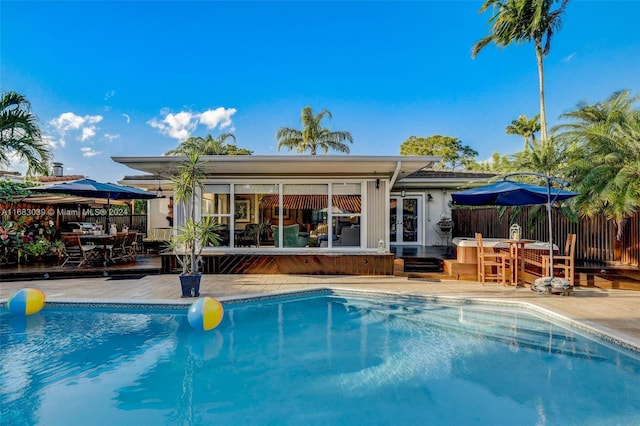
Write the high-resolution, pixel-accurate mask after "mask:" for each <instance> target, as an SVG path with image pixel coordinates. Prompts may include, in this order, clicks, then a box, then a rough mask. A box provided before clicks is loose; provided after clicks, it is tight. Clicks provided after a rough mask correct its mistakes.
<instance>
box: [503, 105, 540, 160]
mask: <svg viewBox="0 0 640 426" xmlns="http://www.w3.org/2000/svg"><path fill="white" fill-rule="evenodd" d="M506 131H507V134H508V135H519V136H522V137H524V150H525V152H526V151H528V150H529V143H530V141H531V142H533V143H535V141H536V132H539V131H540V115H536V116H535V117H533V118H532V119H531V120H529V119H528V118H527V116H526V115H524V114H523V115H521V116H519V117H518V119H517V120H513V121H512V122H511V124H509V125H508V126H507V129H506Z"/></svg>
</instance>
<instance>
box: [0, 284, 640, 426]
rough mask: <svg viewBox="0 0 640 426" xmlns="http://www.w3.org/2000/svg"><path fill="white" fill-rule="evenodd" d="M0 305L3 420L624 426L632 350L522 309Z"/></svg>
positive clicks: (272, 301)
mask: <svg viewBox="0 0 640 426" xmlns="http://www.w3.org/2000/svg"><path fill="white" fill-rule="evenodd" d="M5 312H6V311H4V312H3V313H2V315H1V316H0V349H1V350H0V398H1V399H0V403H1V404H0V406H1V408H0V410H2V411H1V421H0V423H2V424H11V425H23V424H24V425H32V424H41V425H62V424H82V425H92V424H95V425H98V424H109V425H112V424H113V425H115V424H118V425H138V426H140V425H146V424H154V425H163V424H167V425H168V424H192V425H209V424H220V425H229V424H233V425H240V424H252V425H254V424H255V425H267V424H273V425H283V424H284V425H316V424H332V425H333V424H337V425H342V424H345V425H347V424H348V425H356V424H367V425H375V424H380V425H383V424H384V425H388V424H394V425H395V424H412V425H413V424H429V425H433V424H440V425H442V424H445V425H452V424H456V425H472V424H477V425H488V424H491V425H503V424H504V425H514V424H518V425H556V424H581V425H603V424H612V425H613V424H616V425H617V424H634V423H635V424H638V421H640V356H639V355H638V353H636V352H633V351H630V350H625V349H622V348H617V347H615V346H614V345H611V344H608V343H607V342H605V341H599V340H598V339H596V338H595V337H593V336H589V335H587V334H586V333H584V332H582V331H580V330H577V329H571V328H569V327H568V326H566V325H559V324H553V323H550V322H548V321H547V320H546V319H544V318H542V317H541V316H540V315H538V314H537V313H534V312H528V311H526V310H522V309H513V308H510V307H505V306H502V307H500V306H491V305H487V304H481V303H464V302H460V303H457V302H454V301H451V302H432V301H429V300H426V299H414V298H408V297H400V296H391V295H387V296H368V295H364V294H357V293H354V294H351V293H340V292H338V293H331V292H322V293H310V294H306V295H300V296H296V297H278V298H268V299H264V300H255V301H250V302H243V303H234V304H227V305H225V317H224V320H223V321H222V323H221V324H220V326H218V328H216V329H215V330H213V331H210V332H207V333H202V332H197V331H195V330H193V329H192V328H191V327H190V326H189V325H188V322H187V319H186V313H187V309H186V307H184V306H182V307H179V306H168V307H161V306H153V307H151V308H149V307H147V308H145V309H138V308H135V309H134V308H130V307H128V306H124V305H123V306H116V307H103V306H100V305H91V306H89V307H82V306H69V305H64V304H60V305H58V306H56V305H54V304H48V305H47V306H46V307H45V309H43V311H41V312H40V313H39V314H37V315H34V316H30V317H27V318H17V317H11V316H9V315H8V314H7V313H5Z"/></svg>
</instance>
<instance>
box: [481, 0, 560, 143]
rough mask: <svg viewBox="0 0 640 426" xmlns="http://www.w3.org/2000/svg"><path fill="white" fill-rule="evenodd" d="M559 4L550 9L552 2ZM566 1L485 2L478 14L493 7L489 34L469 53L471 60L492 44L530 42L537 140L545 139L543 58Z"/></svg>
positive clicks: (497, 0) (558, 27)
mask: <svg viewBox="0 0 640 426" xmlns="http://www.w3.org/2000/svg"><path fill="white" fill-rule="evenodd" d="M557 2H560V5H559V6H558V7H557V8H556V9H554V10H552V7H553V5H554V3H557ZM568 3H569V0H486V1H485V2H484V4H483V5H482V7H481V8H480V10H479V12H480V13H482V12H484V11H485V10H487V9H488V8H490V7H492V8H493V15H492V16H491V18H490V19H489V23H490V24H491V32H490V34H489V35H488V36H487V37H485V38H483V39H481V40H480V41H478V42H477V43H476V44H475V45H474V46H473V48H472V50H471V57H472V58H475V57H476V55H477V54H478V53H479V52H480V50H482V49H483V48H484V47H485V46H487V45H488V44H490V43H492V42H493V43H495V44H496V45H498V46H500V47H505V46H507V45H509V44H511V43H512V42H515V43H523V42H530V41H533V43H534V47H535V51H536V60H537V63H538V83H539V90H540V138H541V139H542V140H543V141H546V140H547V114H546V110H545V103H544V57H545V56H547V55H548V54H549V50H550V49H551V38H552V37H553V35H554V34H555V33H556V31H558V30H559V29H560V27H561V25H562V14H563V13H564V10H565V8H566V7H567V4H568Z"/></svg>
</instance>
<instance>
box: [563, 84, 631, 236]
mask: <svg viewBox="0 0 640 426" xmlns="http://www.w3.org/2000/svg"><path fill="white" fill-rule="evenodd" d="M638 102H640V95H635V96H631V95H630V93H629V92H628V91H619V92H615V93H614V94H613V95H611V96H610V97H609V98H608V99H606V100H605V101H604V102H600V103H596V104H594V105H587V104H584V103H582V104H578V107H577V109H576V110H575V111H572V112H568V113H566V114H563V115H562V116H561V118H564V119H568V120H571V122H570V123H567V124H562V125H560V126H557V130H559V131H561V132H562V133H561V134H560V135H561V137H562V138H563V139H564V140H565V141H566V142H565V143H567V144H568V145H569V149H568V150H567V155H568V158H569V160H568V162H567V167H566V174H567V176H568V178H569V179H570V181H571V182H572V187H573V188H574V189H576V190H578V191H579V192H580V195H579V196H578V197H576V200H575V201H576V205H577V208H578V210H579V212H580V214H581V215H583V216H593V215H595V214H598V213H603V214H604V215H605V216H606V217H607V218H608V219H610V220H613V221H614V222H615V224H616V228H617V238H618V239H621V238H622V235H623V230H624V224H625V223H626V221H627V220H628V218H629V217H631V216H632V215H634V214H635V213H636V212H638V210H640V110H639V109H638V106H637V105H638Z"/></svg>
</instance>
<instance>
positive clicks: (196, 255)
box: [169, 152, 222, 297]
mask: <svg viewBox="0 0 640 426" xmlns="http://www.w3.org/2000/svg"><path fill="white" fill-rule="evenodd" d="M199 159H200V155H199V154H198V153H197V152H191V153H189V155H188V156H187V161H186V162H184V163H182V164H181V165H180V166H178V174H177V175H176V176H175V177H174V178H173V179H172V180H173V183H174V197H175V200H176V202H179V203H181V205H182V207H183V211H184V212H185V213H188V214H186V215H185V217H186V218H187V219H186V222H185V223H184V225H182V226H179V227H178V233H177V235H175V236H174V237H172V238H171V241H170V243H169V250H171V251H172V252H173V253H175V255H176V258H177V260H178V264H179V265H180V266H181V267H182V273H181V274H180V285H181V286H182V297H198V296H199V295H200V280H201V278H202V274H201V273H200V272H199V271H198V270H199V267H200V264H201V261H202V257H201V254H202V248H203V247H205V246H207V245H212V246H217V245H218V244H219V236H218V234H217V232H219V231H220V230H221V229H222V228H221V226H220V225H219V224H218V223H217V222H216V221H215V220H213V219H211V218H210V217H208V216H207V217H204V218H202V219H200V220H196V208H195V206H196V197H197V196H199V192H200V191H202V189H203V187H202V180H203V179H204V177H205V173H204V171H203V170H202V169H201V168H200V165H199V164H198V161H199Z"/></svg>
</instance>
